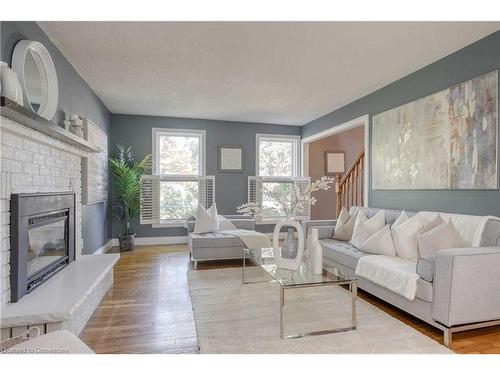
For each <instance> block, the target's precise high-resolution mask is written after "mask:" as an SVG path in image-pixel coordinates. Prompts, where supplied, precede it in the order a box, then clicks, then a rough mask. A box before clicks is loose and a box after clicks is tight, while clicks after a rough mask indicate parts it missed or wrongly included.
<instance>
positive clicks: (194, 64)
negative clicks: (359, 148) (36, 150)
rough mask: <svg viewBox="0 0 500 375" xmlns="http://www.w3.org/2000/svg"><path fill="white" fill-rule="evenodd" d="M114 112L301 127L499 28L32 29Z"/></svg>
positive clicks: (58, 25) (218, 25)
mask: <svg viewBox="0 0 500 375" xmlns="http://www.w3.org/2000/svg"><path fill="white" fill-rule="evenodd" d="M39 24H40V26H41V27H42V29H43V30H44V31H45V32H46V33H47V34H48V36H49V38H50V39H51V40H52V41H53V42H54V43H55V44H56V45H57V46H58V47H59V49H60V50H61V51H62V53H63V54H64V55H65V56H66V58H67V59H68V60H69V62H70V63H71V64H72V65H73V66H74V67H75V69H76V70H77V71H78V72H79V73H80V75H81V76H82V77H83V79H85V81H87V83H88V84H89V85H90V86H91V87H92V89H93V90H94V91H95V92H96V94H97V95H98V96H99V97H100V98H101V99H102V100H103V102H104V103H105V104H106V106H107V107H108V108H109V110H110V111H111V112H112V113H124V114H140V115H156V116H174V117H192V118H206V119H217V120H233V121H247V122H262V123H276V124H286V125H303V124H305V123H307V122H309V121H311V120H314V119H316V118H318V117H320V116H322V115H324V114H326V113H328V112H330V111H333V110H335V109H337V108H340V107H341V106H343V105H345V104H347V103H349V102H352V101H353V100H356V99H358V98H360V97H362V96H365V95H367V94H369V93H370V92H373V91H375V90H377V89H379V88H381V87H383V86H385V85H387V84H389V83H391V82H393V81H395V80H397V79H398V78H401V77H403V76H405V75H407V74H409V73H411V72H414V71H416V70H418V69H420V68H422V67H424V66H425V65H427V64H429V63H431V62H434V61H436V60H438V59H440V58H441V57H444V56H446V55H448V54H450V53H452V52H454V51H456V50H458V49H460V48H462V47H465V46H466V45H468V44H470V43H472V42H474V41H476V40H478V39H480V38H482V37H484V36H486V35H488V34H490V33H492V32H494V31H496V30H499V29H500V22H478V23H472V22H396V23H394V22H393V23H391V22H376V23H373V22H40V23H39Z"/></svg>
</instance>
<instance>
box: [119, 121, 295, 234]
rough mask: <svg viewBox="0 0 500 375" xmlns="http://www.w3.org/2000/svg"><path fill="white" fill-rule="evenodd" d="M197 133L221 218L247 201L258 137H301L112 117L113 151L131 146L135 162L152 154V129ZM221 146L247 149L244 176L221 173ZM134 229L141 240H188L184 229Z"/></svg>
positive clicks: (285, 130)
mask: <svg viewBox="0 0 500 375" xmlns="http://www.w3.org/2000/svg"><path fill="white" fill-rule="evenodd" d="M153 128H174V129H196V130H206V146H207V151H206V174H207V175H214V176H215V201H216V202H217V209H218V211H219V213H220V214H235V213H236V207H237V206H238V205H240V204H242V203H245V202H246V201H247V177H248V176H255V135H256V134H257V133H266V134H288V135H300V133H301V128H300V127H296V126H284V125H270V124H256V123H242V122H230V121H215V120H201V119H187V118H172V117H152V116H133V115H115V114H113V115H112V116H111V145H112V148H111V151H113V149H114V147H115V145H116V144H117V143H120V142H123V144H125V145H127V146H132V148H133V150H134V153H135V156H136V158H142V157H143V156H144V155H146V154H148V153H151V151H152V129H153ZM218 145H242V146H243V148H244V153H245V157H244V171H243V173H219V171H218V165H217V163H218V161H217V146H218ZM133 228H134V230H135V231H136V233H137V236H138V237H164V236H185V235H186V230H185V229H184V228H152V226H151V225H139V223H138V221H137V220H135V221H134V223H133ZM273 228H274V226H273V225H266V226H259V228H258V229H259V230H260V231H262V232H272V231H273ZM119 232H120V225H119V223H118V222H116V221H114V222H113V237H114V238H115V237H117V236H118V234H119Z"/></svg>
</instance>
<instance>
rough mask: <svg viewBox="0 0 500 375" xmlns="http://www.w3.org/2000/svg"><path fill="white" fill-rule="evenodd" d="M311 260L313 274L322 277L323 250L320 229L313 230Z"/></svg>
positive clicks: (310, 249) (310, 250)
mask: <svg viewBox="0 0 500 375" xmlns="http://www.w3.org/2000/svg"><path fill="white" fill-rule="evenodd" d="M309 259H310V264H311V269H312V271H313V273H314V274H315V275H321V274H322V273H323V249H322V248H321V244H320V243H319V236H318V228H313V229H311V239H310V248H309Z"/></svg>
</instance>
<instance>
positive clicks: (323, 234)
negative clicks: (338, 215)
mask: <svg viewBox="0 0 500 375" xmlns="http://www.w3.org/2000/svg"><path fill="white" fill-rule="evenodd" d="M335 224H337V220H307V221H303V222H302V228H303V229H304V233H305V235H306V238H309V235H310V234H311V229H312V228H318V235H319V239H320V240H322V239H325V238H332V237H333V230H334V228H335Z"/></svg>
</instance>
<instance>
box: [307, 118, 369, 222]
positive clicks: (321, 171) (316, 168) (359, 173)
mask: <svg viewBox="0 0 500 375" xmlns="http://www.w3.org/2000/svg"><path fill="white" fill-rule="evenodd" d="M368 140H369V118H368V115H365V116H362V117H359V118H356V119H354V120H351V121H348V122H346V123H343V124H340V125H337V126H334V127H332V128H330V129H327V130H325V131H323V132H320V133H318V134H315V135H313V136H310V137H306V138H303V139H302V160H303V163H302V173H303V176H309V177H311V180H312V181H315V180H317V179H319V178H321V177H322V176H328V177H333V178H335V179H336V183H335V186H334V187H333V188H332V189H330V190H327V191H319V192H316V193H314V197H315V198H316V199H317V203H316V204H315V205H314V206H312V207H311V219H312V220H332V219H335V218H337V216H338V213H339V212H340V209H341V208H342V207H346V208H347V209H349V208H350V207H352V206H355V205H356V206H359V205H361V206H368V197H369V195H368V186H369V185H368V178H369V160H368V156H369V153H368Z"/></svg>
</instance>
